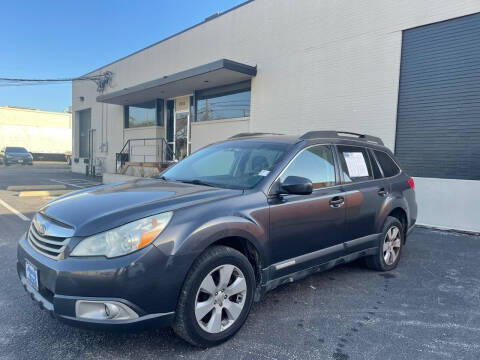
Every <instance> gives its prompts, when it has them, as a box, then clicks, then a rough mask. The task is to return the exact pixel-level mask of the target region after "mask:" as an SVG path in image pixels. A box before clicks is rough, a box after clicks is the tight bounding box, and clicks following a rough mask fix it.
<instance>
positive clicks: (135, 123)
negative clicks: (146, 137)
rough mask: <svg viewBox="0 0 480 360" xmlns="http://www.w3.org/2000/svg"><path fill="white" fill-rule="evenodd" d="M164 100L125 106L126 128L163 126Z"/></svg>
mask: <svg viewBox="0 0 480 360" xmlns="http://www.w3.org/2000/svg"><path fill="white" fill-rule="evenodd" d="M162 109H163V100H161V99H158V100H152V101H147V102H144V103H141V104H135V105H129V106H125V127H126V128H134V127H142V126H155V125H157V126H163V111H162Z"/></svg>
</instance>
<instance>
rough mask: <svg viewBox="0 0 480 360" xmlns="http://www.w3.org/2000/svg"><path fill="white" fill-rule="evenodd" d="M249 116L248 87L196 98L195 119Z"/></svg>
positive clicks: (207, 119)
mask: <svg viewBox="0 0 480 360" xmlns="http://www.w3.org/2000/svg"><path fill="white" fill-rule="evenodd" d="M249 116H250V89H248V90H241V91H238V92H235V93H227V94H216V95H210V96H208V97H204V98H202V97H200V98H198V99H197V116H196V121H209V120H221V119H232V118H242V117H249Z"/></svg>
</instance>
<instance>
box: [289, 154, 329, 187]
mask: <svg viewBox="0 0 480 360" xmlns="http://www.w3.org/2000/svg"><path fill="white" fill-rule="evenodd" d="M288 176H301V177H304V178H307V179H309V180H310V181H311V182H312V184H313V188H314V189H319V188H322V187H325V186H332V185H335V162H334V160H333V153H332V149H331V148H330V147H328V146H321V145H319V146H312V147H310V148H308V149H305V150H303V151H302V152H301V153H300V154H299V155H298V156H297V157H296V158H295V159H294V160H293V161H292V163H291V164H290V165H289V166H288V167H287V169H286V170H285V171H284V172H283V174H282V176H280V181H281V182H283V181H284V180H285V179H286V178H287V177H288Z"/></svg>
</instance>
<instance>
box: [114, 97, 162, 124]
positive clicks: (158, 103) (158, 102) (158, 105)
mask: <svg viewBox="0 0 480 360" xmlns="http://www.w3.org/2000/svg"><path fill="white" fill-rule="evenodd" d="M150 101H154V102H155V125H141V126H133V127H130V126H129V123H130V122H129V117H130V109H129V108H130V107H136V106H135V104H132V105H124V106H123V128H124V129H138V128H146V127H152V126H159V127H165V119H164V117H165V115H164V114H165V100H164V99H161V98H156V99H153V100H147V101H145V102H143V103H147V102H150Z"/></svg>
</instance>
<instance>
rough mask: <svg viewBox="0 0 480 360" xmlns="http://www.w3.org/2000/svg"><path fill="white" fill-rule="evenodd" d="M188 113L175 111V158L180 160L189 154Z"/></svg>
mask: <svg viewBox="0 0 480 360" xmlns="http://www.w3.org/2000/svg"><path fill="white" fill-rule="evenodd" d="M189 120H190V114H189V113H188V112H175V158H176V159H177V160H178V161H180V160H182V159H183V158H184V157H186V156H188V155H189V146H188V145H189V144H188V143H189V132H190V131H189V130H190V121H189Z"/></svg>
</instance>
